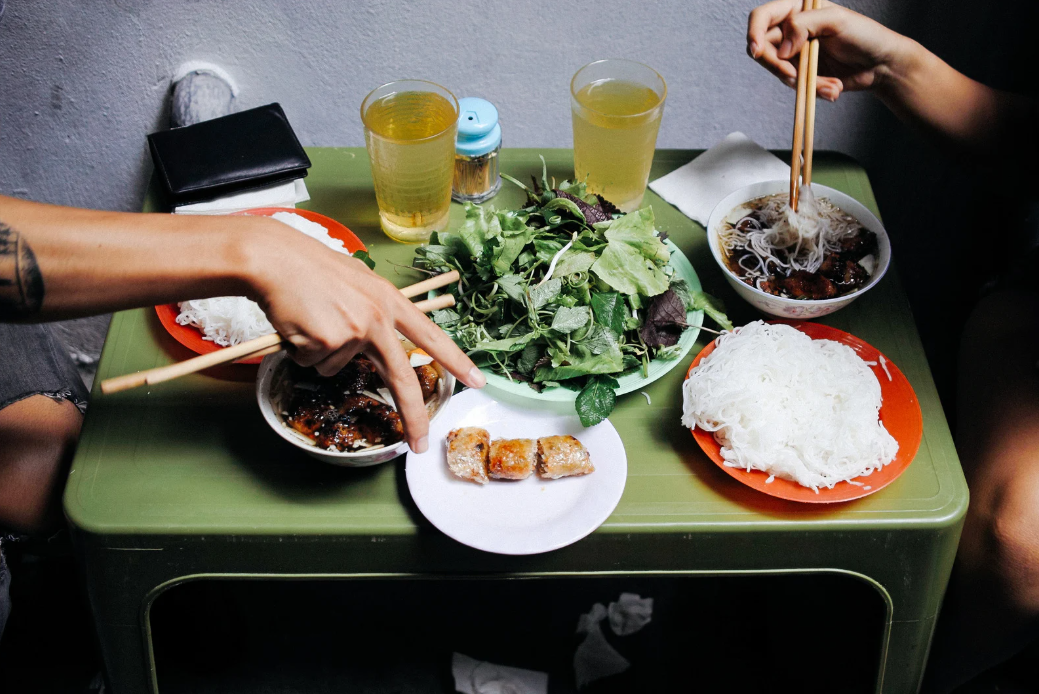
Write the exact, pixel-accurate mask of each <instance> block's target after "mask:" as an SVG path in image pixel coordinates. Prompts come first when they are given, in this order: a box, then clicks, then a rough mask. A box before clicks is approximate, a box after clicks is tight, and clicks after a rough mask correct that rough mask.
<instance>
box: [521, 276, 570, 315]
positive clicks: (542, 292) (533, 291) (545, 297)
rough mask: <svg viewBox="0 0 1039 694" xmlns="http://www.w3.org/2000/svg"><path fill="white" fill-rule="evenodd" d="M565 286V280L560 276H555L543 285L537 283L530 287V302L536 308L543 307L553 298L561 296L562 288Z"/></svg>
mask: <svg viewBox="0 0 1039 694" xmlns="http://www.w3.org/2000/svg"><path fill="white" fill-rule="evenodd" d="M562 288H563V282H562V280H560V279H559V278H558V277H553V278H552V279H550V280H549V281H548V282H545V283H544V284H541V285H535V286H533V287H531V288H530V290H529V292H530V303H531V305H532V306H533V307H534V308H541V307H542V306H544V305H545V304H547V303H548V302H549V301H552V299H555V298H556V297H557V296H559V292H560V290H561V289H562Z"/></svg>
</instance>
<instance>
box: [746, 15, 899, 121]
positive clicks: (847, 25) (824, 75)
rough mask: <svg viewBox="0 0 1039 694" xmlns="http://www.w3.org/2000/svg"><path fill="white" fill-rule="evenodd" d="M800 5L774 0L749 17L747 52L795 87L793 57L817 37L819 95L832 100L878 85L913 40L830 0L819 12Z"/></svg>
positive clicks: (790, 85) (787, 83)
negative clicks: (844, 94)
mask: <svg viewBox="0 0 1039 694" xmlns="http://www.w3.org/2000/svg"><path fill="white" fill-rule="evenodd" d="M802 6H803V3H802V2H801V0H773V2H769V3H766V4H764V5H761V6H760V7H758V8H756V9H754V10H753V11H752V12H751V13H750V18H749V19H748V21H747V53H748V54H749V55H750V57H751V58H754V60H756V61H758V63H760V64H761V65H762V66H763V67H764V68H765V69H767V70H768V71H769V72H771V73H772V74H774V75H775V76H776V77H778V78H779V79H780V80H782V81H783V82H784V83H785V84H786V85H787V86H789V87H796V85H797V68H796V67H795V65H794V63H793V62H792V58H793V57H794V56H796V55H798V53H800V51H801V47H802V46H804V44H805V43H806V42H807V41H808V40H809V39H812V38H818V39H819V78H818V83H817V84H818V86H817V91H816V93H817V94H818V95H819V96H821V97H822V98H824V99H828V100H830V101H836V100H837V97H839V96H840V95H841V92H843V91H858V90H864V89H871V88H873V87H875V86H877V85H878V83H879V82H880V81H881V80H883V78H884V77H885V75H886V74H887V73H888V72H890V71H891V70H893V69H894V66H895V65H896V63H898V62H899V60H901V58H902V55H903V54H904V53H905V44H906V43H907V42H908V41H909V40H908V39H906V38H905V37H904V36H902V35H900V34H898V33H896V32H894V31H891V30H890V29H888V28H887V27H885V26H883V25H882V24H880V23H878V22H875V21H873V20H872V19H870V18H869V17H866V16H864V15H861V14H859V13H857V12H853V11H852V10H849V9H847V8H846V7H841V6H840V5H834V4H833V3H831V2H828V1H827V0H822V2H821V3H820V8H819V9H818V10H809V11H807V12H804V11H802V9H801V8H802Z"/></svg>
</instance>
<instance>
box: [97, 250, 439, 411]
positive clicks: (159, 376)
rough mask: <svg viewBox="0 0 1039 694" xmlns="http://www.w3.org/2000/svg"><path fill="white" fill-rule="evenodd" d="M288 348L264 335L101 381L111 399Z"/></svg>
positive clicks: (422, 305)
mask: <svg viewBox="0 0 1039 694" xmlns="http://www.w3.org/2000/svg"><path fill="white" fill-rule="evenodd" d="M457 281H458V271H457V270H452V271H451V272H445V273H444V274H442V275H436V276H434V277H430V278H429V279H428V280H423V281H422V282H418V283H416V284H413V285H410V286H408V287H404V288H403V289H401V290H400V291H401V293H402V294H404V296H405V297H407V298H409V299H410V298H411V297H413V296H417V295H418V294H421V293H424V292H428V291H430V290H431V289H439V288H441V287H446V286H447V285H449V284H452V283H454V282H457ZM416 288H418V289H416ZM454 305H455V297H454V295H452V294H442V295H440V296H437V297H434V298H432V299H426V300H424V301H417V302H415V308H417V309H418V310H420V311H422V312H423V313H429V312H430V311H438V310H441V309H445V308H450V307H452V306H454ZM287 345H288V343H287V341H283V340H282V338H281V335H279V334H278V333H273V334H271V335H263V336H262V337H258V338H256V339H254V340H247V341H245V342H241V343H239V344H237V345H233V346H231V347H224V348H223V349H221V350H219V351H216V352H210V353H209V354H200V355H198V356H197V357H192V358H191V359H185V360H184V361H181V362H177V363H176V364H168V365H166V366H159V367H156V368H154V369H148V370H146V371H138V372H137V373H132V374H126V375H124V376H116V377H114V378H108V379H105V380H104V381H101V392H102V393H104V394H106V395H108V394H110V393H118V392H120V391H123V390H130V389H131V388H138V387H140V386H144V385H152V384H155V383H162V382H164V381H171V380H173V379H175V378H180V377H181V376H186V375H188V374H191V373H195V372H196V371H201V370H203V369H208V368H210V367H213V366H217V365H218V364H226V363H227V362H230V361H235V360H236V359H246V358H251V357H260V356H266V355H268V354H273V353H274V352H278V351H280V350H282V349H284V348H285V347H286V346H287Z"/></svg>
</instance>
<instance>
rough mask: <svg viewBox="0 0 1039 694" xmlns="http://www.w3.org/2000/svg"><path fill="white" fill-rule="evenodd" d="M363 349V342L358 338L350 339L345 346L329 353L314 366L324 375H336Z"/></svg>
mask: <svg viewBox="0 0 1039 694" xmlns="http://www.w3.org/2000/svg"><path fill="white" fill-rule="evenodd" d="M360 351H361V343H360V342H359V341H357V340H348V341H347V342H345V343H343V346H342V347H340V348H339V349H337V350H336V351H334V352H332V353H331V354H329V355H328V356H327V357H325V358H324V359H322V360H321V361H319V362H318V363H316V364H314V368H315V369H317V372H318V373H319V374H321V375H322V376H335V375H336V374H337V373H339V372H340V371H341V370H342V368H343V367H344V366H346V365H347V364H348V363H349V362H350V360H351V359H353V358H354V357H356V356H357V355H358V353H359V352H360Z"/></svg>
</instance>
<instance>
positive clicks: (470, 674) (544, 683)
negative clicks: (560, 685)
mask: <svg viewBox="0 0 1039 694" xmlns="http://www.w3.org/2000/svg"><path fill="white" fill-rule="evenodd" d="M451 674H452V675H454V677H455V691H459V692H462V694H548V675H547V674H546V673H544V672H538V671H536V670H524V669H523V668H518V667H506V666H505V665H495V664H494V663H487V662H484V661H482V660H476V659H475V658H470V657H469V656H467V655H462V654H461V653H454V654H452V656H451Z"/></svg>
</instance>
